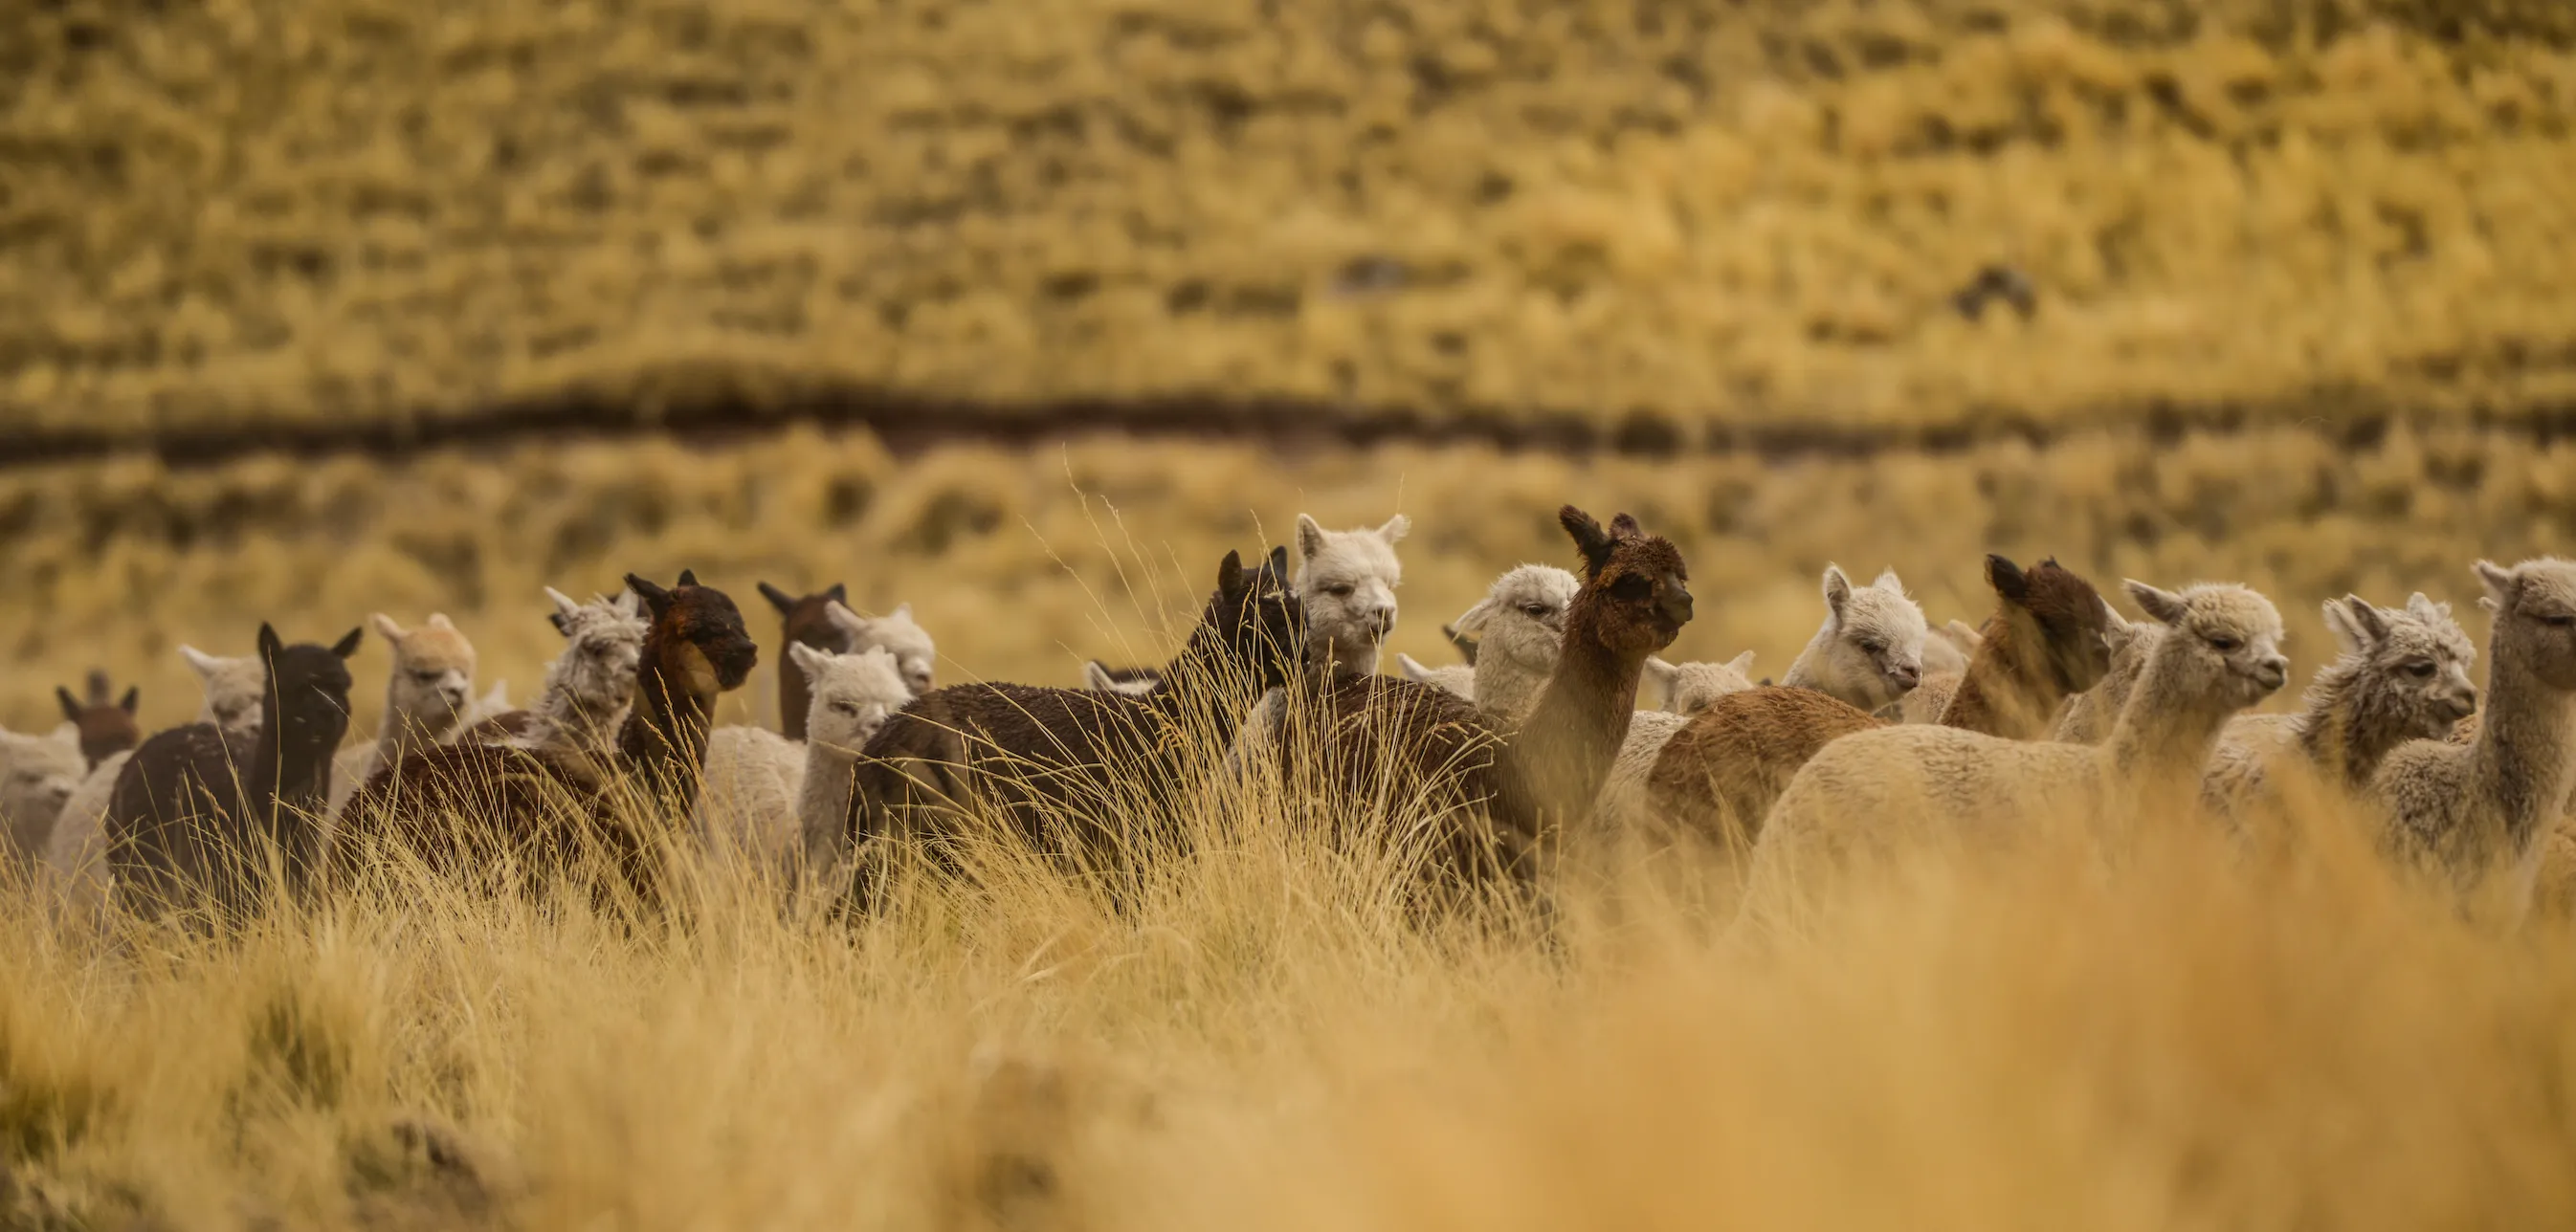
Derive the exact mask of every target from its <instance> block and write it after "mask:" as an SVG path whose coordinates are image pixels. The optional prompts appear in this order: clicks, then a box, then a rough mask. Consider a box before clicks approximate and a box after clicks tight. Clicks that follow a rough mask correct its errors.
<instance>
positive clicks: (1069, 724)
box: [806, 552, 1305, 897]
mask: <svg viewBox="0 0 2576 1232" xmlns="http://www.w3.org/2000/svg"><path fill="white" fill-rule="evenodd" d="M1304 643H1305V611H1304V608H1303V606H1302V605H1300V604H1299V603H1298V601H1297V597H1296V595H1295V594H1293V593H1291V592H1290V591H1289V589H1288V588H1287V586H1286V585H1285V584H1284V582H1283V581H1282V580H1281V579H1280V577H1279V575H1278V574H1276V573H1271V572H1265V571H1262V570H1247V569H1245V568H1244V567H1243V558H1242V555H1241V554H1240V553H1236V552H1228V553H1226V554H1225V560H1224V562H1223V563H1222V564H1220V565H1219V566H1218V568H1217V588H1216V593H1215V595H1213V596H1212V597H1210V598H1209V600H1208V605H1207V607H1206V609H1205V611H1204V612H1203V613H1202V615H1201V617H1200V619H1199V624H1198V627H1197V628H1196V629H1194V630H1192V631H1191V633H1190V638H1189V642H1188V643H1187V644H1186V645H1184V646H1183V647H1182V648H1181V653H1180V655H1179V656H1178V657H1177V658H1175V659H1174V660H1173V661H1172V662H1171V664H1170V665H1169V666H1167V667H1165V668H1164V669H1163V670H1162V672H1161V673H1160V675H1159V676H1158V677H1157V679H1156V681H1155V684H1154V685H1153V687H1152V688H1151V689H1150V690H1149V691H1147V692H1145V693H1142V694H1137V693H1126V692H1103V691H1098V690H1083V689H1052V688H1040V687H1035V686H1030V685H1015V684H966V685H950V686H949V687H947V688H944V689H934V690H932V691H931V692H929V693H925V694H923V695H922V696H920V697H919V698H916V699H914V700H913V702H912V703H911V704H910V705H908V706H905V707H904V708H903V710H902V711H901V712H899V713H897V714H896V715H895V716H894V717H893V718H892V719H890V720H888V721H887V723H886V725H885V726H884V727H883V728H880V729H879V730H878V732H877V734H876V736H875V737H874V738H872V739H870V740H869V741H868V747H867V748H866V750H865V751H864V752H863V753H862V755H861V757H860V760H859V766H858V772H857V775H856V776H855V792H854V794H855V797H856V799H855V802H854V803H855V807H854V809H853V810H852V826H851V833H850V834H849V835H848V836H847V837H848V838H850V839H852V840H854V841H855V847H856V850H857V852H858V854H859V855H860V856H861V857H862V859H863V860H866V861H868V862H869V863H871V864H873V863H875V862H876V861H877V860H878V859H879V858H880V857H881V856H883V855H887V854H891V852H889V851H887V850H886V845H887V844H900V845H904V846H910V847H917V848H918V849H919V850H920V852H921V854H923V855H926V856H928V857H930V858H931V859H932V861H933V862H934V863H936V864H940V865H944V866H952V867H953V865H954V863H955V861H954V860H952V859H950V858H949V856H948V850H947V849H948V848H949V847H950V846H951V845H953V844H956V843H959V842H962V841H967V840H970V839H971V838H972V837H973V836H974V835H975V834H976V833H977V832H978V828H979V822H978V820H977V813H978V809H977V806H978V805H979V804H980V805H983V806H985V807H986V808H988V809H991V810H994V811H998V812H999V813H1001V814H1003V815H1004V816H1006V817H1007V819H1008V822H1009V824H1012V825H1013V826H1014V827H1015V828H1016V829H1017V830H1018V832H1019V836H1020V837H1021V838H1022V839H1023V840H1025V841H1026V842H1028V843H1029V844H1031V845H1033V846H1034V847H1036V848H1037V849H1038V850H1039V851H1041V852H1044V853H1045V854H1047V855H1049V856H1051V857H1054V858H1056V859H1058V860H1061V861H1063V862H1065V863H1066V864H1067V865H1069V866H1072V867H1074V868H1075V869H1077V870H1080V869H1082V868H1085V867H1088V868H1091V869H1101V868H1105V867H1108V866H1110V865H1112V864H1114V863H1115V862H1117V860H1118V859H1119V858H1120V856H1121V855H1122V854H1124V853H1123V852H1122V851H1121V850H1120V848H1119V847H1118V846H1117V845H1116V844H1115V843H1114V842H1112V841H1111V838H1110V835H1111V833H1112V827H1113V826H1115V825H1117V824H1119V823H1132V822H1133V821H1134V820H1135V814H1136V811H1137V808H1138V807H1139V806H1148V807H1150V806H1151V804H1152V803H1153V802H1154V801H1155V800H1156V799H1158V798H1159V797H1160V796H1161V795H1162V794H1163V793H1165V792H1168V791H1169V790H1171V789H1172V788H1174V787H1176V786H1178V785H1179V784H1180V783H1181V782H1182V781H1183V780H1184V777H1185V776H1186V775H1187V774H1188V773H1189V772H1190V771H1191V769H1192V768H1193V766H1192V763H1191V762H1190V761H1189V760H1188V757H1187V752H1186V749H1185V748H1184V747H1183V742H1185V741H1187V742H1196V741H1206V740H1211V739H1212V740H1213V747H1214V749H1215V750H1216V751H1218V752H1221V751H1222V750H1223V749H1224V748H1225V747H1227V746H1228V745H1229V744H1230V743H1231V742H1232V738H1233V731H1234V728H1235V725H1236V724H1237V723H1238V722H1239V721H1240V720H1241V719H1242V717H1243V716H1244V714H1245V713H1246V712H1248V711H1249V710H1250V709H1251V707H1252V706H1253V704H1254V702H1255V701H1256V700H1257V699H1258V698H1260V697H1261V696H1262V695H1263V694H1264V693H1265V692H1267V691H1268V690H1271V689H1275V688H1278V687H1280V686H1281V685H1283V684H1285V683H1287V681H1288V680H1289V678H1290V677H1291V676H1292V675H1294V674H1295V673H1296V671H1297V665H1298V664H1299V662H1300V661H1301V660H1302V657H1303V655H1304V653H1305V645H1304ZM843 838H844V836H843V835H830V834H815V833H811V832H809V833H808V834H807V835H806V856H807V859H808V860H809V862H811V863H812V864H813V865H814V866H815V867H818V868H822V867H829V866H830V865H831V863H833V862H835V861H836V860H837V859H838V858H839V857H840V856H841V855H842V854H843V843H842V841H841V840H842V839H843ZM867 890H868V886H867V885H866V884H865V883H864V882H863V883H862V885H861V892H862V896H863V897H864V896H865V894H866V892H867Z"/></svg>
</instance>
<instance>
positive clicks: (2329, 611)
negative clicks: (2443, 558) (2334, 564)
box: [2202, 591, 2478, 808]
mask: <svg viewBox="0 0 2576 1232" xmlns="http://www.w3.org/2000/svg"><path fill="white" fill-rule="evenodd" d="M2325 618H2326V628H2327V629H2328V630H2329V631H2331V632H2332V633H2333V634H2334V638H2335V644H2336V645H2337V646H2338V647H2339V648H2340V649H2341V651H2342V653H2341V654H2340V655H2339V656H2338V657H2337V658H2336V659H2335V661H2334V662H2332V663H2329V664H2327V665H2326V666H2324V667H2323V668H2320V669H2318V671H2317V675H2316V679H2315V680H2313V681H2310V682H2309V684H2308V689H2307V692H2306V694H2305V695H2304V696H2303V697H2302V698H2301V704H2300V708H2299V711H2298V713H2296V714H2244V715H2238V716H2236V717H2235V718H2234V719H2231V720H2229V721H2228V724H2227V728H2226V730H2225V731H2223V732H2221V733H2220V735H2219V738H2218V748H2217V750H2216V751H2214V752H2213V753H2211V754H2210V758H2209V769H2208V771H2207V773H2206V774H2204V775H2203V777H2202V789H2203V792H2204V794H2205V795H2206V796H2207V797H2208V799H2209V802H2210V803H2211V804H2212V805H2213V806H2218V807H2229V808H2232V807H2235V806H2239V805H2242V804H2243V803H2245V802H2246V801H2247V800H2249V799H2251V798H2252V797H2253V796H2254V795H2255V794H2256V793H2258V792H2260V791H2262V790H2263V788H2264V785H2265V783H2266V781H2267V780H2268V779H2269V778H2270V776H2271V773H2272V771H2273V770H2274V769H2276V768H2277V767H2279V766H2281V765H2283V764H2285V763H2283V762H2282V760H2281V759H2282V758H2284V757H2294V758H2297V759H2298V760H2299V761H2300V762H2302V763H2304V764H2305V765H2306V766H2307V767H2308V769H2309V770H2311V771H2313V772H2314V773H2315V774H2316V775H2317V776H2318V777H2319V778H2320V779H2322V780H2323V781H2325V782H2328V783H2332V784H2335V785H2336V786H2338V787H2341V788H2343V789H2345V790H2347V791H2355V792H2358V791H2360V790H2362V789H2363V788H2364V787H2366V786H2368V785H2369V783H2370V779H2371V776H2372V775H2374V774H2376V773H2378V770H2379V766H2380V763H2381V762H2382V761H2384V760H2386V759H2387V757H2388V755H2389V753H2391V752H2393V751H2395V750H2396V748H2397V747H2398V746H2399V745H2402V744H2404V743H2406V742H2407V741H2409V740H2438V739H2442V738H2443V737H2446V736H2448V735H2449V734H2450V732H2451V729H2452V728H2453V727H2454V726H2456V725H2457V724H2458V723H2459V721H2460V720H2461V719H2464V718H2467V717H2468V716H2469V715H2470V714H2472V713H2474V712H2475V711H2476V710H2477V706H2478V690H2477V687H2476V686H2475V685H2472V684H2470V683H2469V666H2470V665H2471V664H2473V663H2475V662H2476V661H2477V654H2478V651H2477V647H2476V646H2475V645H2473V644H2471V643H2470V641H2469V635H2468V634H2466V633H2464V632H2461V630H2460V626H2459V622H2457V621H2455V620H2453V619H2451V605H2449V604H2447V603H2435V602H2433V601H2432V600H2430V599H2427V598H2425V597H2424V595H2423V593H2422V592H2421V591H2418V592H2417V593H2416V594H2415V595H2414V596H2413V597H2411V598H2409V599H2408V600H2407V601H2406V606H2405V607H2404V608H2403V609H2389V608H2380V607H2374V606H2372V605H2371V604H2370V603H2369V602H2368V601H2367V600H2364V599H2363V598H2361V597H2360V596H2359V595H2346V596H2344V597H2343V598H2341V599H2330V600H2327V601H2326V604H2325Z"/></svg>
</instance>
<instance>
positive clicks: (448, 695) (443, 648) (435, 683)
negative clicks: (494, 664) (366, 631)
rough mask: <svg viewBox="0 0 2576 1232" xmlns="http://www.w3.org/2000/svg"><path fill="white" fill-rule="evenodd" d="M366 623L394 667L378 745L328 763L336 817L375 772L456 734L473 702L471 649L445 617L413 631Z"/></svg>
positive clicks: (382, 620) (387, 622)
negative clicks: (388, 650)
mask: <svg viewBox="0 0 2576 1232" xmlns="http://www.w3.org/2000/svg"><path fill="white" fill-rule="evenodd" d="M367 620H368V623H369V624H372V625H373V626H375V630H376V636H378V637H380V638H383V639H384V642H385V644H386V645H387V646H389V647H392V649H393V652H394V661H393V668H392V674H391V675H390V676H388V677H387V678H386V681H385V712H384V718H383V719H382V720H381V721H379V722H378V723H377V725H376V742H375V743H374V744H371V745H367V746H365V747H363V748H356V749H350V750H347V751H345V752H342V753H341V754H340V755H339V756H337V757H336V758H334V759H332V763H331V811H332V812H333V813H335V814H336V813H338V812H339V811H340V809H341V808H342V807H343V806H345V805H346V804H347V803H348V801H349V797H350V796H352V795H354V794H356V793H357V790H358V787H359V786H360V785H361V784H363V783H365V782H366V781H367V780H368V779H370V778H373V777H374V776H375V773H376V771H377V770H378V769H381V768H383V767H385V766H390V765H393V764H394V763H395V762H398V761H400V760H402V758H403V756H404V754H406V753H408V752H412V751H415V750H418V749H423V748H427V747H428V746H430V745H433V744H436V743H438V742H439V741H441V740H443V739H445V738H446V737H447V736H448V735H449V734H450V733H452V732H454V731H455V730H456V729H457V728H458V726H459V725H460V724H462V723H463V722H464V719H465V714H466V711H467V709H468V708H469V707H471V706H472V705H473V699H474V644H473V643H472V642H469V641H466V640H465V635H464V634H463V633H460V632H458V631H457V628H456V626H455V625H454V624H451V623H449V621H448V619H447V614H446V613H444V612H432V613H430V614H429V621H428V623H426V624H423V625H421V626H420V627H419V628H416V629H405V628H403V627H402V626H401V625H399V624H396V623H394V618H393V617H391V616H387V615H385V614H384V613H383V612H377V613H375V614H374V615H372V616H369V617H368V618H367Z"/></svg>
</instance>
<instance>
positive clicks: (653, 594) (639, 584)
mask: <svg viewBox="0 0 2576 1232" xmlns="http://www.w3.org/2000/svg"><path fill="white" fill-rule="evenodd" d="M681 576H682V577H686V576H688V575H687V574H682V575H681ZM687 584H688V583H686V582H683V583H681V585H683V586H685V585H687ZM626 588H627V589H628V590H631V591H634V592H635V593H636V594H638V595H641V596H643V597H644V606H646V607H648V608H651V609H653V619H655V620H660V619H661V618H662V613H664V612H667V611H670V610H671V592H670V591H667V590H664V589H662V588H661V587H659V586H656V585H654V584H653V583H651V582H648V581H646V580H644V579H643V578H641V577H637V576H636V575H634V574H632V573H630V574H627V575H626Z"/></svg>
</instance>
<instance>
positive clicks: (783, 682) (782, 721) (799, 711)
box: [778, 655, 814, 742]
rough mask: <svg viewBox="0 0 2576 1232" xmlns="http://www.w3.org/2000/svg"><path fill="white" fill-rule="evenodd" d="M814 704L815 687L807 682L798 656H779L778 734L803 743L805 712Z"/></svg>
mask: <svg viewBox="0 0 2576 1232" xmlns="http://www.w3.org/2000/svg"><path fill="white" fill-rule="evenodd" d="M813 704H814V693H813V685H812V684H810V683H808V682H807V681H806V679H805V669H804V668H802V667H799V666H797V664H796V656H794V655H780V656H778V734H780V735H782V736H785V737H787V738H788V739H790V740H795V741H799V742H802V741H803V740H804V739H805V731H806V727H805V719H806V713H805V712H806V711H807V710H808V709H810V708H812V706H813Z"/></svg>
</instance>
